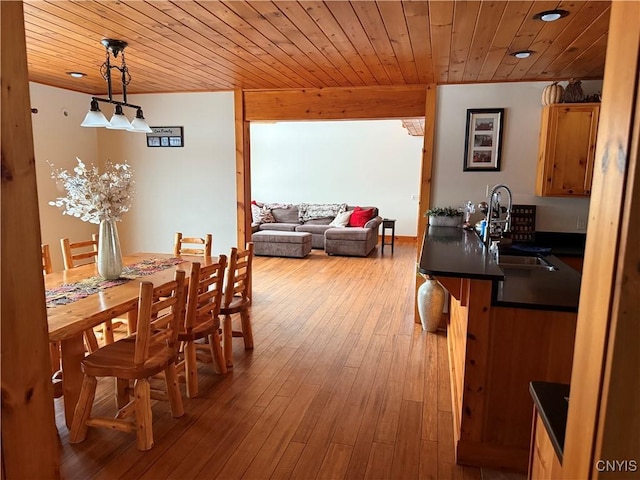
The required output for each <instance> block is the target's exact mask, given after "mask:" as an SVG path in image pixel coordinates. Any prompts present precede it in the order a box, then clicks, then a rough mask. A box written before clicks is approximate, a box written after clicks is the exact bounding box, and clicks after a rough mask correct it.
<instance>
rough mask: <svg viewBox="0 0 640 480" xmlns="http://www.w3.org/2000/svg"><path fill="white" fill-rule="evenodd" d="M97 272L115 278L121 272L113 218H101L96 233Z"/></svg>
mask: <svg viewBox="0 0 640 480" xmlns="http://www.w3.org/2000/svg"><path fill="white" fill-rule="evenodd" d="M98 273H99V274H100V276H101V277H102V278H104V279H106V280H115V279H116V278H118V277H119V276H120V273H122V252H121V251H120V240H119V239H118V228H117V225H116V221H115V220H102V221H101V222H100V231H99V234H98Z"/></svg>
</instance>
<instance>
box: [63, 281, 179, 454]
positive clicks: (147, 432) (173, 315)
mask: <svg viewBox="0 0 640 480" xmlns="http://www.w3.org/2000/svg"><path fill="white" fill-rule="evenodd" d="M184 279H185V273H184V271H182V270H178V271H176V275H175V278H174V280H173V281H171V282H167V283H165V284H163V285H160V286H157V287H155V288H154V286H153V284H152V283H151V282H142V283H141V284H140V294H139V299H138V329H137V332H136V334H135V335H132V336H129V337H126V338H123V339H120V340H118V341H116V342H114V343H112V344H109V345H106V346H105V347H103V348H101V349H99V350H97V351H96V352H94V353H92V354H90V355H88V356H87V357H85V358H84V359H83V360H82V371H83V373H84V380H83V382H82V389H81V391H80V398H79V400H78V404H77V406H76V409H75V413H74V416H73V423H72V425H71V432H70V433H69V443H72V444H73V443H80V442H82V441H84V440H85V439H86V437H87V429H88V427H105V428H109V429H112V430H120V431H125V432H135V433H136V445H137V447H138V450H149V449H151V448H152V447H153V427H152V412H151V399H152V398H154V399H158V400H167V399H168V400H169V402H170V405H171V414H172V415H173V417H175V418H178V417H181V416H182V415H183V414H184V408H183V405H182V397H181V394H180V388H179V386H178V380H177V377H176V359H177V355H178V331H179V327H180V323H181V322H182V321H183V320H182V316H183V315H184V298H185V295H184V293H185V292H184V288H185V281H184ZM163 372H164V379H165V387H166V390H165V391H164V392H158V391H155V390H153V391H152V390H151V386H150V384H149V378H151V377H153V376H154V375H159V374H161V373H163ZM98 377H115V378H116V379H117V381H116V387H117V392H116V400H117V407H118V413H117V415H116V417H115V418H112V417H92V416H91V408H92V406H93V402H94V399H95V393H96V385H97V378H98ZM132 380H134V381H135V383H134V387H133V389H132V388H131V387H130V381H132Z"/></svg>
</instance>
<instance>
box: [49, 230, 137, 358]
mask: <svg viewBox="0 0 640 480" xmlns="http://www.w3.org/2000/svg"><path fill="white" fill-rule="evenodd" d="M60 247H61V248H62V260H63V263H64V269H65V270H70V269H72V268H75V267H78V266H80V265H85V264H87V263H90V262H89V261H88V260H90V261H91V262H96V261H97V259H98V234H96V233H94V234H92V235H91V240H84V241H80V242H70V241H69V239H68V238H61V239H60ZM122 325H125V322H124V321H118V322H116V323H115V324H114V322H113V321H112V320H107V321H105V322H103V323H102V324H101V325H100V326H98V327H96V328H95V331H97V332H98V333H100V335H101V336H102V338H103V340H104V343H105V344H109V343H113V341H114V335H113V329H114V328H117V327H119V326H122ZM85 343H86V345H87V350H89V352H95V351H96V350H97V349H98V348H99V345H98V340H97V338H96V336H95V333H94V330H91V331H89V330H87V331H86V332H85Z"/></svg>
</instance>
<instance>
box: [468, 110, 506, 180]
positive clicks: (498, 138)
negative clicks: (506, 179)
mask: <svg viewBox="0 0 640 480" xmlns="http://www.w3.org/2000/svg"><path fill="white" fill-rule="evenodd" d="M503 125H504V108H475V109H468V110H467V130H466V134H465V147H464V165H463V168H462V170H463V171H464V172H497V171H500V156H501V153H502V128H503Z"/></svg>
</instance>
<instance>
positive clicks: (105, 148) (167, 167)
mask: <svg viewBox="0 0 640 480" xmlns="http://www.w3.org/2000/svg"><path fill="white" fill-rule="evenodd" d="M128 101H129V102H130V103H134V104H137V105H141V106H142V107H143V109H144V115H145V117H146V119H147V121H148V122H149V124H150V125H151V126H164V127H173V126H182V127H184V147H181V148H179V147H176V148H149V147H147V146H146V135H145V134H144V133H132V132H126V131H114V130H107V129H98V130H99V132H98V145H99V151H100V155H101V157H102V158H104V159H107V158H109V159H111V161H113V162H122V161H124V160H127V161H128V162H129V164H131V166H132V167H133V170H134V178H135V182H136V185H135V190H136V193H135V198H134V201H133V205H132V208H131V210H130V211H129V212H128V213H127V214H126V215H125V216H124V217H123V221H122V222H121V223H120V225H119V234H120V243H121V246H122V250H123V253H127V252H140V251H147V252H171V251H172V248H173V237H174V234H175V232H176V231H181V232H182V233H183V234H185V235H188V236H203V235H204V234H205V233H212V234H213V251H214V252H215V253H228V251H229V249H230V248H231V247H232V246H235V245H236V244H237V234H236V231H237V230H236V184H235V136H234V135H235V133H234V109H233V93H232V92H222V93H221V92H217V93H184V94H182V93H174V94H149V95H131V96H130V97H129V98H128ZM107 108H108V107H107ZM105 110H106V109H105Z"/></svg>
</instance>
